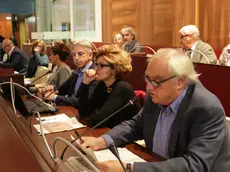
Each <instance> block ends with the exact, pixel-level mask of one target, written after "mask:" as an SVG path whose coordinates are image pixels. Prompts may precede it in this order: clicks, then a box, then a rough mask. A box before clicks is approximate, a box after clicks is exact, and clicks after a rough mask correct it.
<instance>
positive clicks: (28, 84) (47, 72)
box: [27, 70, 52, 86]
mask: <svg viewBox="0 0 230 172" xmlns="http://www.w3.org/2000/svg"><path fill="white" fill-rule="evenodd" d="M51 72H52V71H51V70H49V71H47V72H46V73H44V74H43V75H41V76H39V77H38V78H35V79H34V80H33V81H32V82H30V83H29V84H28V85H27V86H31V85H32V84H33V83H34V82H35V81H37V80H39V79H40V78H42V77H43V76H46V75H48V74H49V73H51Z"/></svg>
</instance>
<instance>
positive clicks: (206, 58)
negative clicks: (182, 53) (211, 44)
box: [186, 49, 210, 64]
mask: <svg viewBox="0 0 230 172" xmlns="http://www.w3.org/2000/svg"><path fill="white" fill-rule="evenodd" d="M193 51H195V52H198V53H200V54H201V55H202V57H204V58H205V60H206V61H207V63H208V64H210V61H209V59H208V57H207V56H206V55H205V54H204V53H203V52H201V51H200V50H196V49H195V50H192V49H190V50H189V51H187V52H186V53H187V55H188V53H190V52H191V53H192V52H193ZM193 57H194V54H193V56H190V58H191V60H192V58H193ZM202 57H201V58H200V61H199V62H198V63H200V62H201V59H202Z"/></svg>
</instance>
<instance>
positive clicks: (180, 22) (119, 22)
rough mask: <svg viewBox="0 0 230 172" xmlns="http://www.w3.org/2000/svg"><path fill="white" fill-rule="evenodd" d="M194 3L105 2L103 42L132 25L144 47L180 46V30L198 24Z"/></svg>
mask: <svg viewBox="0 0 230 172" xmlns="http://www.w3.org/2000/svg"><path fill="white" fill-rule="evenodd" d="M195 1H196V0H189V1H184V0H175V1H171V0H126V1H123V0H102V32H103V33H102V37H103V38H102V39H103V42H112V41H113V36H114V35H115V34H117V33H119V32H120V30H121V28H122V27H123V26H124V25H130V26H132V27H133V28H134V29H135V31H136V35H137V40H138V41H139V42H140V43H141V44H143V45H144V44H145V45H146V44H148V45H159V46H179V45H180V42H179V30H180V28H181V27H182V26H184V25H186V24H195ZM181 4H183V5H181Z"/></svg>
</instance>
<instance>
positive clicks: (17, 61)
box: [0, 47, 28, 74]
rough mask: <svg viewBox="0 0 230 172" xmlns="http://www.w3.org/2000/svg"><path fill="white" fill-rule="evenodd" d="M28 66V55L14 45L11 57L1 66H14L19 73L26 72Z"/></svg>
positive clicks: (0, 65)
mask: <svg viewBox="0 0 230 172" xmlns="http://www.w3.org/2000/svg"><path fill="white" fill-rule="evenodd" d="M27 66H28V57H27V55H26V54H25V53H24V52H23V51H22V50H20V49H19V48H17V47H14V49H13V51H12V53H11V55H10V58H9V59H8V60H7V61H6V62H4V63H0V67H1V68H13V69H14V71H17V72H19V73H22V74H24V73H26V69H27Z"/></svg>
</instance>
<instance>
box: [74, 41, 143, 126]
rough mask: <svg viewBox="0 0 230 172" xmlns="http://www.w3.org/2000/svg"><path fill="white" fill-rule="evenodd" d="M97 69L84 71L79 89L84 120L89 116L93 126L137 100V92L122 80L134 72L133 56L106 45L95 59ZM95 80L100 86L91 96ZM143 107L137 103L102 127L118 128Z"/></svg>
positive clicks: (98, 51)
mask: <svg viewBox="0 0 230 172" xmlns="http://www.w3.org/2000/svg"><path fill="white" fill-rule="evenodd" d="M94 61H95V69H88V70H86V71H85V72H84V75H83V81H82V84H81V86H80V88H79V91H78V94H79V108H78V112H79V115H80V117H88V119H89V125H92V126H93V125H96V124H98V123H99V122H101V121H102V120H103V119H105V118H106V117H108V116H109V115H111V114H112V113H114V112H116V111H117V110H119V109H121V108H122V107H123V106H124V105H125V104H126V103H128V102H129V101H130V100H132V99H133V98H134V97H136V95H135V93H134V90H133V89H132V87H131V86H130V85H129V83H127V82H126V81H124V80H122V78H123V76H124V74H125V73H127V72H130V71H132V66H131V57H130V55H129V54H128V53H127V52H125V51H123V50H122V49H120V48H119V47H118V46H117V45H105V46H102V47H100V48H98V50H97V54H96V55H95V57H94ZM94 80H97V81H98V84H97V86H96V88H95V90H94V92H93V94H92V95H91V96H89V84H90V83H91V82H93V81H94ZM140 108H141V107H140V104H139V102H138V101H135V102H134V103H133V104H132V105H129V106H127V107H125V108H124V109H123V110H121V111H120V112H117V114H116V115H114V116H113V117H111V118H110V119H109V120H107V121H106V122H104V123H103V124H102V125H101V126H107V127H111V128H112V127H114V126H116V125H117V124H120V123H121V122H122V121H124V120H128V119H131V118H132V117H133V116H134V115H136V114H137V113H138V112H139V110H140Z"/></svg>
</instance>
